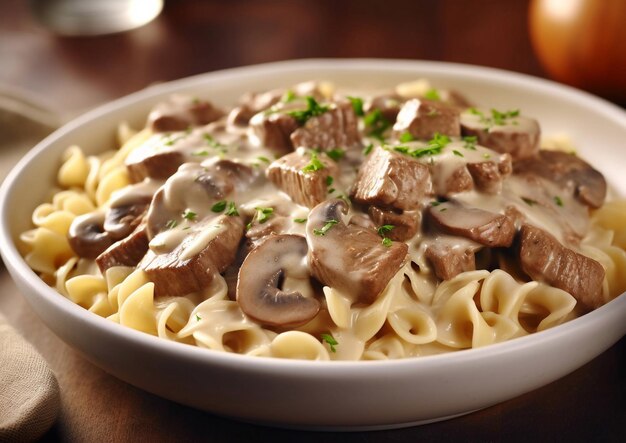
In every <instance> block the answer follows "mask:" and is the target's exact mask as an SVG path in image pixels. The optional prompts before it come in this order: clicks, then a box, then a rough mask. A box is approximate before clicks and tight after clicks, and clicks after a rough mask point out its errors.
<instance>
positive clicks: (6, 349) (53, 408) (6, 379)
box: [0, 316, 60, 442]
mask: <svg viewBox="0 0 626 443" xmlns="http://www.w3.org/2000/svg"><path fill="white" fill-rule="evenodd" d="M59 404H60V401H59V385H58V383H57V380H56V378H55V377H54V374H53V373H52V371H51V370H50V367H49V366H48V363H46V361H45V360H44V359H43V357H42V356H41V355H39V353H38V352H37V351H36V350H35V348H34V347H33V346H32V345H30V344H29V343H28V342H27V341H26V340H24V339H23V338H22V337H21V336H20V335H19V334H18V333H17V332H16V331H15V330H14V329H13V328H12V327H11V326H9V324H8V323H7V321H6V319H5V318H4V317H2V316H0V442H4V441H11V442H12V441H34V440H36V439H37V438H39V437H41V436H42V435H43V434H44V433H45V432H46V431H47V430H48V429H49V428H50V426H52V424H53V423H54V421H55V420H56V417H57V415H58V412H59Z"/></svg>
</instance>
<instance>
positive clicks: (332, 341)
mask: <svg viewBox="0 0 626 443" xmlns="http://www.w3.org/2000/svg"><path fill="white" fill-rule="evenodd" d="M322 342H326V343H328V346H329V347H330V352H337V349H336V348H335V346H338V345H339V343H338V342H337V340H335V338H334V337H333V336H332V335H331V334H322Z"/></svg>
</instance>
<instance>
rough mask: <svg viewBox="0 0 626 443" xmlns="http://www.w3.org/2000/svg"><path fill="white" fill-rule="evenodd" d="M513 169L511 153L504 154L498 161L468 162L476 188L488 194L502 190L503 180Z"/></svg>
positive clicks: (468, 168)
mask: <svg viewBox="0 0 626 443" xmlns="http://www.w3.org/2000/svg"><path fill="white" fill-rule="evenodd" d="M512 169H513V168H512V166H511V156H509V155H503V156H502V157H501V160H500V161H499V162H497V163H496V162H495V161H485V162H476V163H468V164H467V170H468V171H469V173H470V175H471V176H472V179H473V180H474V185H475V187H476V189H477V190H479V191H482V192H486V193H488V194H497V193H498V192H500V191H501V190H502V181H503V180H504V179H505V178H506V177H508V176H509V175H511V171H512Z"/></svg>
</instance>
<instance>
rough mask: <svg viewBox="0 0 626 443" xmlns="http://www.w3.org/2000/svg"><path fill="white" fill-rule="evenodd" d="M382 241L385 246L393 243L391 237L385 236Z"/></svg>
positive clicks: (387, 246)
mask: <svg viewBox="0 0 626 443" xmlns="http://www.w3.org/2000/svg"><path fill="white" fill-rule="evenodd" d="M381 243H382V244H383V246H384V247H385V248H389V247H390V246H391V245H392V244H393V242H392V241H391V239H390V238H389V237H384V238H383V240H382V242H381Z"/></svg>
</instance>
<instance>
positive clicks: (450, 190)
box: [436, 165, 474, 197]
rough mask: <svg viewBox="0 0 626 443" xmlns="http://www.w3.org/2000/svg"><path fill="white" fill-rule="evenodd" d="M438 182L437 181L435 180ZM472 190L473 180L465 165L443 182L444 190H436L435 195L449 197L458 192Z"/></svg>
mask: <svg viewBox="0 0 626 443" xmlns="http://www.w3.org/2000/svg"><path fill="white" fill-rule="evenodd" d="M437 182H439V180H437ZM472 189H474V180H472V176H471V174H470V173H469V171H468V170H467V167H466V166H465V165H463V166H459V167H458V168H456V169H455V170H454V171H453V172H452V174H450V175H449V176H448V177H447V178H446V180H445V188H444V189H439V188H437V190H436V192H437V195H439V196H442V197H450V196H451V195H452V194H456V193H458V192H466V191H471V190H472Z"/></svg>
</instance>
